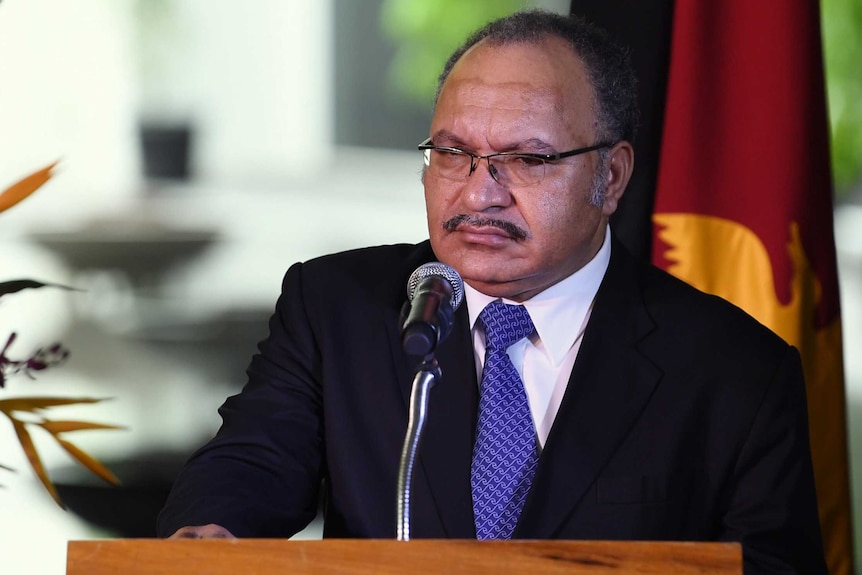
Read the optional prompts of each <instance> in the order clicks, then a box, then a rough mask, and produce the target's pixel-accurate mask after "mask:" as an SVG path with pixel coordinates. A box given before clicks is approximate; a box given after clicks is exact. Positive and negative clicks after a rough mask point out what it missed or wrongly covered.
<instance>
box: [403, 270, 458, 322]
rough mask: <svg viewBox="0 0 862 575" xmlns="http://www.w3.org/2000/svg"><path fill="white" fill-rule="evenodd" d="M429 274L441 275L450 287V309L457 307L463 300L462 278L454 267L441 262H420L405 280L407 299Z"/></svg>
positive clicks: (409, 298) (410, 299) (410, 297)
mask: <svg viewBox="0 0 862 575" xmlns="http://www.w3.org/2000/svg"><path fill="white" fill-rule="evenodd" d="M430 276H438V277H441V278H443V279H444V280H446V282H447V283H448V284H449V285H450V286H451V287H452V297H451V298H450V300H449V305H451V306H452V311H455V310H456V309H458V307H459V306H460V305H461V302H462V301H463V300H464V280H462V279H461V276H460V274H458V272H456V271H455V268H453V267H452V266H447V265H446V264H444V263H442V262H428V263H427V264H422V265H421V266H419V267H418V268H416V269H415V270H414V271H413V273H412V274H410V279H408V280H407V300H408V301H411V302H412V301H413V296H414V295H415V294H416V288H418V287H419V284H421V283H422V280H424V279H425V278H427V277H430Z"/></svg>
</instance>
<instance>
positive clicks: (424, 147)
mask: <svg viewBox="0 0 862 575" xmlns="http://www.w3.org/2000/svg"><path fill="white" fill-rule="evenodd" d="M615 145H616V143H610V142H602V143H599V144H594V145H592V146H587V147H585V148H575V149H574V150H569V151H567V152H559V153H556V154H539V153H536V152H495V153H493V154H485V155H484V156H477V155H476V154H472V153H470V152H468V151H466V150H462V149H461V148H452V147H450V146H435V145H434V144H433V142H431V138H430V137H429V138H426V139H425V140H423V141H422V143H420V144H419V145H418V146H416V147H417V149H418V150H420V151H421V152H424V154H423V155H424V156H425V166H427V167H431V152H433V151H435V150H436V151H439V152H449V153H450V154H460V155H464V156H470V171H469V172H468V173H467V175H466V176H465V177H464V180H465V181H466V180H467V178H469V177H470V176H472V175H473V172H475V171H476V169H477V168H478V167H479V162H480V161H482V160H485V161H486V162H488V171H489V172H490V174H491V177H492V178H493V179H494V181H495V182H497V183H500V182H499V180H497V176H496V175H494V172H495V171H497V168H496V166H493V167H494V169H493V170H492V169H491V168H492V166H491V158H496V157H498V156H523V157H527V158H533V159H536V160H541V161H542V162H543V164H544V163H546V162H555V161H557V160H562V159H563V158H571V157H572V156H578V155H580V154H586V153H588V152H593V151H596V150H601V149H604V148H610V147H612V146H615ZM544 177H545V176H544V172H542V180H539V181H538V182H535V183H533V184H520V185H536V184H539V183H541V182H542V181H543V180H544ZM447 179H448V178H447ZM515 185H517V184H515Z"/></svg>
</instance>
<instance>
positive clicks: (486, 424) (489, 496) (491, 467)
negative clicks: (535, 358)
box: [470, 301, 539, 539]
mask: <svg viewBox="0 0 862 575" xmlns="http://www.w3.org/2000/svg"><path fill="white" fill-rule="evenodd" d="M479 322H480V323H481V324H482V327H483V329H484V330H485V367H484V368H483V369H482V384H481V389H480V392H479V426H478V432H477V435H476V445H475V446H474V448H473V465H472V469H471V474H470V475H471V482H472V487H473V516H474V518H475V521H476V537H477V538H478V539H510V538H511V537H512V532H513V531H514V530H515V525H516V524H517V523H518V517H519V516H520V515H521V509H523V507H524V501H525V500H526V499H527V493H528V492H529V490H530V484H531V483H532V481H533V475H534V474H535V472H536V465H537V463H538V460H539V455H538V451H537V449H536V432H535V428H534V425H533V417H532V415H531V414H530V405H529V403H528V402H527V393H526V391H525V390H524V384H523V382H522V381H521V377H520V376H519V375H518V372H517V370H516V369H515V366H514V365H512V360H510V359H509V356H508V354H507V353H506V350H507V349H508V348H509V346H511V345H512V344H514V343H515V342H517V341H519V340H521V339H523V338H525V337H527V336H528V335H530V334H531V333H533V329H534V328H533V322H532V320H530V314H529V313H527V309H526V308H525V307H524V306H521V305H506V304H504V303H503V302H501V301H495V302H492V303H490V304H488V305H487V306H486V307H485V309H483V310H482V313H481V314H479Z"/></svg>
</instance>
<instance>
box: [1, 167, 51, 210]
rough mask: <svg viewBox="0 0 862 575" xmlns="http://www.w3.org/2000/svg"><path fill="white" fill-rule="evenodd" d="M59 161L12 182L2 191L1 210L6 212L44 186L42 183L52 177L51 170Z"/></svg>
mask: <svg viewBox="0 0 862 575" xmlns="http://www.w3.org/2000/svg"><path fill="white" fill-rule="evenodd" d="M56 165H57V162H54V163H53V164H50V165H48V166H45V167H44V168H42V169H41V170H37V171H35V172H33V173H32V174H30V175H29V176H27V177H25V178H24V179H22V180H20V181H18V182H16V183H14V184H12V185H11V186H9V187H8V188H6V189H5V190H4V191H3V192H2V193H0V212H4V211H6V210H8V209H9V208H11V207H12V206H14V205H15V204H17V203H18V202H20V201H21V200H23V199H25V198H27V196H29V195H30V194H32V193H33V192H35V191H36V190H38V189H39V188H41V187H42V185H43V184H44V183H45V182H47V181H48V180H50V179H51V175H52V174H51V170H53V169H54V166H56Z"/></svg>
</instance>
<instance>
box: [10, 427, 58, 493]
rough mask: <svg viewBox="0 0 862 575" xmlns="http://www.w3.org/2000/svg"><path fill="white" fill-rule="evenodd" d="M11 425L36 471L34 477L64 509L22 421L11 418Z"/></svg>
mask: <svg viewBox="0 0 862 575" xmlns="http://www.w3.org/2000/svg"><path fill="white" fill-rule="evenodd" d="M12 425H13V426H14V427H15V433H16V434H18V441H20V442H21V448H22V449H23V450H24V454H25V455H26V456H27V459H28V460H29V461H30V467H32V468H33V471H34V472H35V473H36V477H38V478H39V481H41V482H42V485H44V486H45V489H46V490H47V491H48V493H50V494H51V497H53V498H54V501H56V502H57V505H59V506H60V507H62V508H63V509H66V506H65V505H63V501H62V500H61V499H60V494H59V493H57V488H56V487H54V484H53V483H51V480H50V479H49V478H48V473H47V472H46V471H45V466H44V465H42V459H41V458H40V457H39V453H38V452H37V451H36V446H35V445H34V444H33V438H31V437H30V432H28V431H27V428H26V427H25V425H24V422H23V421H18V420H17V419H13V420H12Z"/></svg>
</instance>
